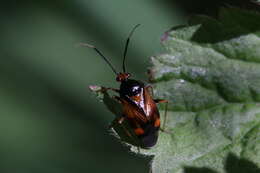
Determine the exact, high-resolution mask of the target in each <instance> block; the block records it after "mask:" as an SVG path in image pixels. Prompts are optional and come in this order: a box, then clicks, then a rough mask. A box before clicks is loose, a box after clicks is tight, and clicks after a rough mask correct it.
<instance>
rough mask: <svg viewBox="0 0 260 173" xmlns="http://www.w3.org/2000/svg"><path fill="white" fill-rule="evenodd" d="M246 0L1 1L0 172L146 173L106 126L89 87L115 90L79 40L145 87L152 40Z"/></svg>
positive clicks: (156, 44)
mask: <svg viewBox="0 0 260 173" xmlns="http://www.w3.org/2000/svg"><path fill="white" fill-rule="evenodd" d="M229 5H231V6H239V7H246V8H258V7H255V5H254V4H252V3H250V1H245V0H240V1H239V0H237V1H234V2H233V1H231V0H229V1H219V0H218V1H217V0H214V1H205V0H197V1H191V0H182V1H178V0H162V1H157V0H129V1H126V0H109V1H108V0H73V1H66V0H63V1H62V0H38V1H26V0H24V1H21V0H20V1H18V0H17V1H15V0H9V1H1V6H0V23H1V25H0V27H1V28H0V34H1V37H0V57H1V62H0V172H1V173H35V172H37V173H41V172H42V173H45V172H48V173H52V172H53V173H54V172H55V173H72V172H78V173H79V172H95V173H96V172H97V173H99V172H106V173H110V172H125V173H130V172H148V171H149V162H150V160H151V158H144V157H141V156H137V155H134V154H132V153H130V152H129V151H128V149H127V147H125V146H123V145H122V144H120V142H119V141H118V140H117V139H116V138H115V137H113V136H111V135H110V133H109V131H108V130H107V128H108V125H109V123H110V122H111V121H112V120H113V119H114V115H112V114H111V113H110V112H109V111H108V110H107V109H106V108H105V106H104V105H103V104H102V103H99V102H98V100H97V99H96V98H95V96H94V95H93V94H92V93H91V92H90V91H89V89H88V86H89V85H93V84H96V85H102V86H109V87H118V83H116V82H115V75H114V74H113V72H112V71H111V69H110V68H109V66H108V65H107V64H106V63H105V62H104V61H103V60H102V59H101V58H100V57H99V56H98V55H97V54H96V53H95V52H94V51H93V50H91V49H88V48H85V47H77V46H76V45H77V44H78V43H80V42H87V43H90V44H93V45H96V46H97V47H98V48H99V49H100V50H101V51H102V52H103V53H104V54H105V55H106V56H107V57H109V59H110V60H111V62H112V63H113V64H114V66H116V68H117V69H118V70H121V67H122V54H123V49H124V44H125V41H126V37H127V36H128V34H129V32H130V30H131V29H132V28H133V26H134V25H136V24H138V23H140V24H141V26H140V27H139V28H138V29H137V31H136V32H135V34H134V36H133V37H132V39H131V42H130V46H129V51H128V56H127V57H128V58H127V70H128V72H130V73H131V74H132V75H133V77H134V78H136V79H140V80H144V81H146V79H147V77H146V74H145V73H146V69H147V67H149V57H150V56H152V55H158V54H160V53H162V52H163V51H164V49H163V48H162V46H161V44H160V37H161V35H162V34H163V33H164V32H165V31H166V30H168V29H170V28H171V27H173V26H176V25H180V24H186V22H187V19H188V17H189V16H190V15H192V14H207V15H211V16H216V14H217V10H218V8H219V7H220V6H222V7H223V6H229Z"/></svg>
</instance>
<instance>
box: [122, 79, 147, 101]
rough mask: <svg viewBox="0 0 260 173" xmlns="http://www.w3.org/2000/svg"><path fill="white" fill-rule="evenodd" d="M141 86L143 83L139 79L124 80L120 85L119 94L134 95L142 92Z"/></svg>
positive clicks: (142, 86)
mask: <svg viewBox="0 0 260 173" xmlns="http://www.w3.org/2000/svg"><path fill="white" fill-rule="evenodd" d="M143 88H144V83H142V82H140V81H137V80H133V79H128V80H124V81H122V82H121V85H120V96H122V97H124V96H129V97H131V96H136V95H138V94H140V93H141V92H142V90H143Z"/></svg>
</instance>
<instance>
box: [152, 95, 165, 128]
mask: <svg viewBox="0 0 260 173" xmlns="http://www.w3.org/2000/svg"><path fill="white" fill-rule="evenodd" d="M154 102H155V103H165V111H164V121H163V125H162V128H161V130H162V131H165V130H164V129H165V125H166V121H167V110H168V100H162V99H155V100H154Z"/></svg>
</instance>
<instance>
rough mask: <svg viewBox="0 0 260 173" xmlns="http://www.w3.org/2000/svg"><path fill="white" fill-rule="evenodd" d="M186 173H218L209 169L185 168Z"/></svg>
mask: <svg viewBox="0 0 260 173" xmlns="http://www.w3.org/2000/svg"><path fill="white" fill-rule="evenodd" d="M184 172H185V173H217V172H216V171H214V170H212V169H209V168H196V167H185V168H184Z"/></svg>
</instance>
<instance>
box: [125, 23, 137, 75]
mask: <svg viewBox="0 0 260 173" xmlns="http://www.w3.org/2000/svg"><path fill="white" fill-rule="evenodd" d="M138 26H140V24H137V25H135V27H134V28H133V29H132V31H131V32H130V34H129V36H128V37H127V40H126V43H125V50H124V59H123V72H124V73H125V72H126V68H125V59H126V53H127V48H128V44H129V41H130V38H131V37H132V35H133V33H134V31H135V29H136V28H137V27H138Z"/></svg>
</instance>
